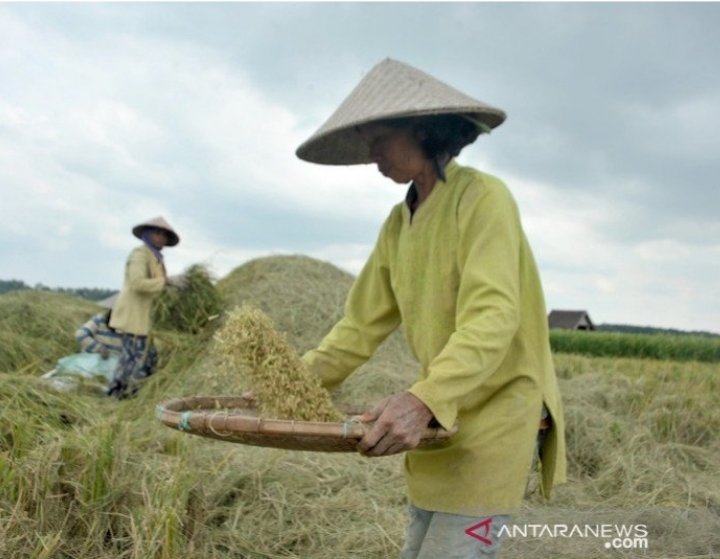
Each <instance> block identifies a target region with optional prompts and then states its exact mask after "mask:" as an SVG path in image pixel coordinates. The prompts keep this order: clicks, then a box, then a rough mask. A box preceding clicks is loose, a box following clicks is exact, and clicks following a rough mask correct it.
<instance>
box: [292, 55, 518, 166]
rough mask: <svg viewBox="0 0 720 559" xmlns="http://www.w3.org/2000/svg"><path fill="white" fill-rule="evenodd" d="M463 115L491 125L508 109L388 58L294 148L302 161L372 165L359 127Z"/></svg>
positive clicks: (497, 124)
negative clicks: (446, 115) (466, 93)
mask: <svg viewBox="0 0 720 559" xmlns="http://www.w3.org/2000/svg"><path fill="white" fill-rule="evenodd" d="M439 114H461V115H465V116H467V117H470V118H472V119H473V120H475V121H478V122H479V123H481V125H484V126H487V127H489V128H495V127H497V126H499V125H500V124H502V123H503V121H504V120H505V112H504V111H502V110H501V109H498V108H495V107H492V106H490V105H488V104H486V103H483V102H481V101H478V100H476V99H473V98H472V97H468V96H467V95H465V94H464V93H461V92H460V91H458V90H457V89H455V88H453V87H450V86H449V85H447V84H445V83H443V82H441V81H439V80H437V79H435V78H433V77H432V76H430V75H428V74H426V73H425V72H421V71H420V70H418V69H416V68H413V67H412V66H408V65H407V64H403V63H402V62H398V61H397V60H392V59H390V58H386V59H385V60H383V61H382V62H380V63H379V64H378V65H376V66H375V67H374V68H373V69H372V70H370V72H369V73H368V74H367V75H366V76H365V77H364V78H363V79H362V80H361V81H360V83H359V84H358V85H357V86H356V87H355V89H353V90H352V92H351V93H350V95H348V97H347V98H346V99H345V101H343V102H342V104H341V105H340V107H338V109H337V110H336V111H335V112H334V113H333V114H332V116H331V117H330V118H329V119H328V120H327V122H325V124H323V125H322V126H321V127H320V129H319V130H318V131H317V132H315V134H313V135H312V136H311V137H310V139H308V140H307V141H305V142H304V143H303V144H302V145H301V146H300V147H299V148H298V149H297V151H296V152H295V153H296V155H297V156H298V157H299V158H300V159H304V160H305V161H310V162H312V163H321V164H325V165H356V164H359V163H370V162H371V161H370V157H369V153H368V147H367V145H366V144H365V142H364V141H363V140H362V138H361V137H360V135H359V134H358V133H357V131H356V129H355V127H356V126H358V125H360V124H366V123H368V122H372V121H377V120H384V119H390V118H402V117H412V116H423V115H439Z"/></svg>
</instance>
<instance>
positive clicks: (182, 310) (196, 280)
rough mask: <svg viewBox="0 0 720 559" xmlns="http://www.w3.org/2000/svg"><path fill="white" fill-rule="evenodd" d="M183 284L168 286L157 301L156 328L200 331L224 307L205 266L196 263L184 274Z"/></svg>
mask: <svg viewBox="0 0 720 559" xmlns="http://www.w3.org/2000/svg"><path fill="white" fill-rule="evenodd" d="M183 275H184V278H185V281H184V285H183V286H182V287H170V288H168V289H165V290H164V291H163V292H162V294H161V295H160V297H158V299H157V300H156V302H155V305H154V308H153V323H154V325H155V326H156V327H157V328H160V329H167V330H176V331H178V332H187V333H190V334H197V333H198V332H200V331H201V330H202V329H203V328H205V326H206V325H207V323H208V322H209V321H210V320H211V319H212V318H213V317H216V316H217V315H219V314H220V311H221V310H222V302H221V298H220V294H219V293H218V291H217V289H216V288H215V285H214V284H213V282H212V278H211V277H210V273H209V272H208V270H207V268H206V267H205V266H202V265H200V264H195V265H193V266H190V267H189V268H188V269H187V270H186V271H185V273H184V274H183Z"/></svg>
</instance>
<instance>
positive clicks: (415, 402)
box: [297, 59, 565, 559]
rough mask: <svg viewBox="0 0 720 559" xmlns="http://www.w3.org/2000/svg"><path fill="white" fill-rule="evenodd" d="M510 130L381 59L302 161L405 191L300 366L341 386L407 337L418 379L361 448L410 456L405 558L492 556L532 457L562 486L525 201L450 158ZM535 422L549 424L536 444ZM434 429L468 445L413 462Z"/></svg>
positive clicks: (383, 408) (499, 115)
mask: <svg viewBox="0 0 720 559" xmlns="http://www.w3.org/2000/svg"><path fill="white" fill-rule="evenodd" d="M504 120H505V113H504V112H503V111H501V110H500V109H497V108H494V107H491V106H489V105H487V104H485V103H482V102H480V101H477V100H475V99H473V98H471V97H468V96H467V95H465V94H463V93H461V92H459V91H457V90H456V89H454V88H452V87H450V86H448V85H446V84H444V83H442V82H440V81H438V80H436V79H435V78H433V77H431V76H429V75H427V74H425V73H423V72H421V71H419V70H417V69H415V68H412V67H410V66H407V65H405V64H402V63H400V62H397V61H394V60H391V59H387V60H385V61H383V62H381V63H380V64H378V65H377V66H375V67H374V68H373V69H372V70H371V71H370V72H369V73H368V74H367V75H366V76H365V78H363V80H362V81H361V82H360V83H359V84H358V86H357V87H356V88H355V89H354V90H353V91H352V92H351V93H350V95H349V96H348V97H347V99H346V100H345V101H344V102H343V103H342V104H341V106H340V107H339V108H338V109H337V110H336V111H335V113H334V114H333V115H332V116H331V117H330V118H329V119H328V121H327V122H326V123H325V124H324V125H323V126H322V127H321V128H320V129H319V130H318V131H317V132H316V133H315V134H314V135H313V136H312V137H311V138H310V139H308V140H307V141H306V142H305V143H303V144H302V145H301V146H300V147H299V148H298V150H297V155H298V157H300V158H301V159H304V160H306V161H311V162H315V163H321V164H328V165H354V164H362V163H373V164H375V165H377V167H378V170H379V171H380V172H381V173H382V174H383V175H384V176H386V177H387V178H389V179H390V180H392V181H394V182H396V183H398V184H409V185H410V187H409V189H408V191H407V195H406V198H405V200H404V201H403V202H402V203H400V204H398V205H397V206H395V207H394V208H393V209H392V211H391V212H390V215H389V216H388V218H387V220H386V221H385V224H384V225H383V227H382V229H381V231H380V235H379V238H378V240H377V243H376V245H375V248H374V250H373V252H372V254H371V255H370V258H369V260H368V261H367V263H366V264H365V266H364V268H363V270H362V271H361V273H360V275H359V276H358V277H357V279H356V281H355V283H354V285H353V287H352V289H351V291H350V293H349V295H348V299H347V301H346V305H345V314H344V317H343V318H342V319H341V320H340V322H338V324H336V325H335V327H334V328H333V329H332V330H331V331H330V333H329V334H328V335H327V336H326V337H325V339H324V340H323V341H322V342H321V343H320V345H319V346H318V347H317V348H316V349H315V350H312V351H310V352H308V353H307V354H305V355H304V356H303V359H304V360H305V362H306V363H307V365H308V367H309V368H310V370H311V371H314V372H315V373H317V374H318V375H319V376H320V377H321V379H322V381H323V384H324V385H325V386H326V387H328V388H332V387H333V386H336V385H337V384H339V383H341V382H342V381H343V380H344V379H345V378H346V377H347V376H348V375H349V374H350V373H351V372H352V371H354V370H355V369H356V368H357V367H359V366H360V365H361V364H362V363H364V362H365V361H366V360H367V359H368V358H369V357H370V356H371V355H372V353H373V352H374V351H375V349H376V348H377V347H378V345H379V344H380V343H381V342H382V341H383V340H384V339H385V338H386V337H387V336H388V335H389V334H390V333H391V332H393V331H394V330H395V329H396V328H397V327H398V326H399V325H400V324H402V325H403V326H404V330H405V334H406V337H407V341H408V343H409V346H410V348H411V350H412V351H413V353H414V355H415V357H416V358H417V359H418V361H419V362H420V366H421V367H420V370H419V372H418V377H417V381H416V382H415V383H414V384H413V385H412V386H411V387H410V389H409V390H407V391H404V392H401V393H398V394H393V395H391V396H389V397H388V398H386V399H385V400H383V401H382V402H380V403H379V404H378V405H377V406H376V407H375V408H374V409H373V410H372V411H370V412H369V413H367V414H365V416H364V417H363V419H364V420H365V421H368V422H371V421H372V422H374V425H373V427H372V428H371V429H369V431H368V433H367V434H366V436H365V437H364V439H363V440H362V441H361V443H360V445H359V448H360V451H361V452H362V453H363V454H365V455H367V456H385V455H389V454H394V453H398V452H403V451H408V452H407V454H406V455H405V456H406V457H405V471H406V480H407V485H408V495H409V501H410V513H411V518H410V526H409V528H408V531H407V536H406V541H405V546H404V548H403V550H402V552H401V558H402V559H414V558H418V559H437V558H440V557H442V558H443V559H447V558H462V559H465V558H470V557H495V554H496V553H497V550H498V548H499V545H500V538H499V536H498V532H499V530H500V528H501V527H502V525H503V524H505V523H507V522H508V520H509V518H510V515H512V514H513V513H515V512H516V511H517V510H518V509H519V507H520V504H521V502H522V499H523V495H524V491H525V487H526V483H527V478H528V474H529V471H530V467H531V462H532V460H533V454H534V451H535V448H536V445H537V444H539V451H540V452H539V456H540V460H541V466H542V477H543V483H542V487H543V489H544V492H545V494H546V495H548V494H549V492H550V489H551V488H552V485H553V484H554V483H559V482H562V481H564V478H565V438H564V431H563V414H562V406H561V401H560V394H559V391H558V385H557V378H556V376H555V371H554V368H553V363H552V357H551V353H550V346H549V337H548V325H547V317H546V311H545V303H544V297H543V292H542V287H541V283H540V277H539V275H538V271H537V267H536V264H535V260H534V258H533V255H532V251H531V249H530V245H529V244H528V241H527V239H526V237H525V234H524V232H523V229H522V225H521V221H520V216H519V214H518V209H517V206H516V203H515V201H514V200H513V197H512V195H511V194H510V192H509V191H508V189H507V187H506V186H505V185H504V184H503V182H502V181H501V180H500V179H498V178H496V177H494V176H492V175H489V174H487V173H484V172H480V171H478V170H475V169H473V168H470V167H465V166H462V165H460V164H459V163H458V162H456V161H455V159H454V158H455V157H456V156H457V155H458V154H459V153H460V151H461V150H462V149H463V148H464V147H465V146H467V145H469V144H471V143H472V142H474V141H475V140H476V138H477V137H478V136H479V135H480V134H482V133H487V132H489V131H490V130H491V129H492V128H495V127H497V126H499V125H500V124H501V123H502V122H503V121H504ZM541 418H543V421H544V422H545V423H546V424H549V425H550V427H549V429H547V430H545V431H544V432H543V436H542V437H541V438H539V437H538V433H539V420H540V419H541ZM430 423H438V424H440V425H441V426H443V427H445V428H446V429H450V428H452V427H453V425H455V424H457V426H458V432H457V434H456V435H454V436H453V437H451V439H450V440H449V442H447V443H443V444H442V445H441V446H439V447H437V446H436V447H431V448H427V449H416V448H415V447H416V446H417V444H418V442H419V438H420V435H421V433H422V431H423V429H424V428H425V427H427V426H428V424H430ZM538 441H539V443H538Z"/></svg>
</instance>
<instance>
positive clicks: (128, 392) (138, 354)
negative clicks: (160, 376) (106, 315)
mask: <svg viewBox="0 0 720 559" xmlns="http://www.w3.org/2000/svg"><path fill="white" fill-rule="evenodd" d="M157 360H158V356H157V351H156V349H155V347H154V346H153V345H152V343H149V342H148V337H147V336H134V335H133V334H123V335H122V354H121V355H120V361H118V365H117V368H116V369H115V373H114V375H113V379H112V381H110V385H109V386H108V390H107V395H108V396H115V397H116V398H117V399H119V400H121V399H123V398H127V397H128V396H133V395H134V394H135V393H136V392H137V391H138V390H139V389H140V383H141V382H142V380H143V379H145V378H147V377H149V376H150V375H152V374H153V373H154V372H155V367H156V366H157Z"/></svg>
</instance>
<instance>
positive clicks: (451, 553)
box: [400, 505, 510, 559]
mask: <svg viewBox="0 0 720 559" xmlns="http://www.w3.org/2000/svg"><path fill="white" fill-rule="evenodd" d="M509 521H510V516H508V515H496V516H485V517H474V516H462V515H459V514H447V513H444V512H432V511H429V510H424V509H420V508H418V507H416V506H413V505H410V525H409V526H408V530H407V534H406V536H405V545H404V547H403V548H402V551H401V552H400V559H477V558H482V559H495V558H496V557H497V553H498V551H499V549H500V543H501V537H500V536H499V532H500V529H501V528H502V526H504V525H505V524H507V523H508V522H509Z"/></svg>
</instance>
